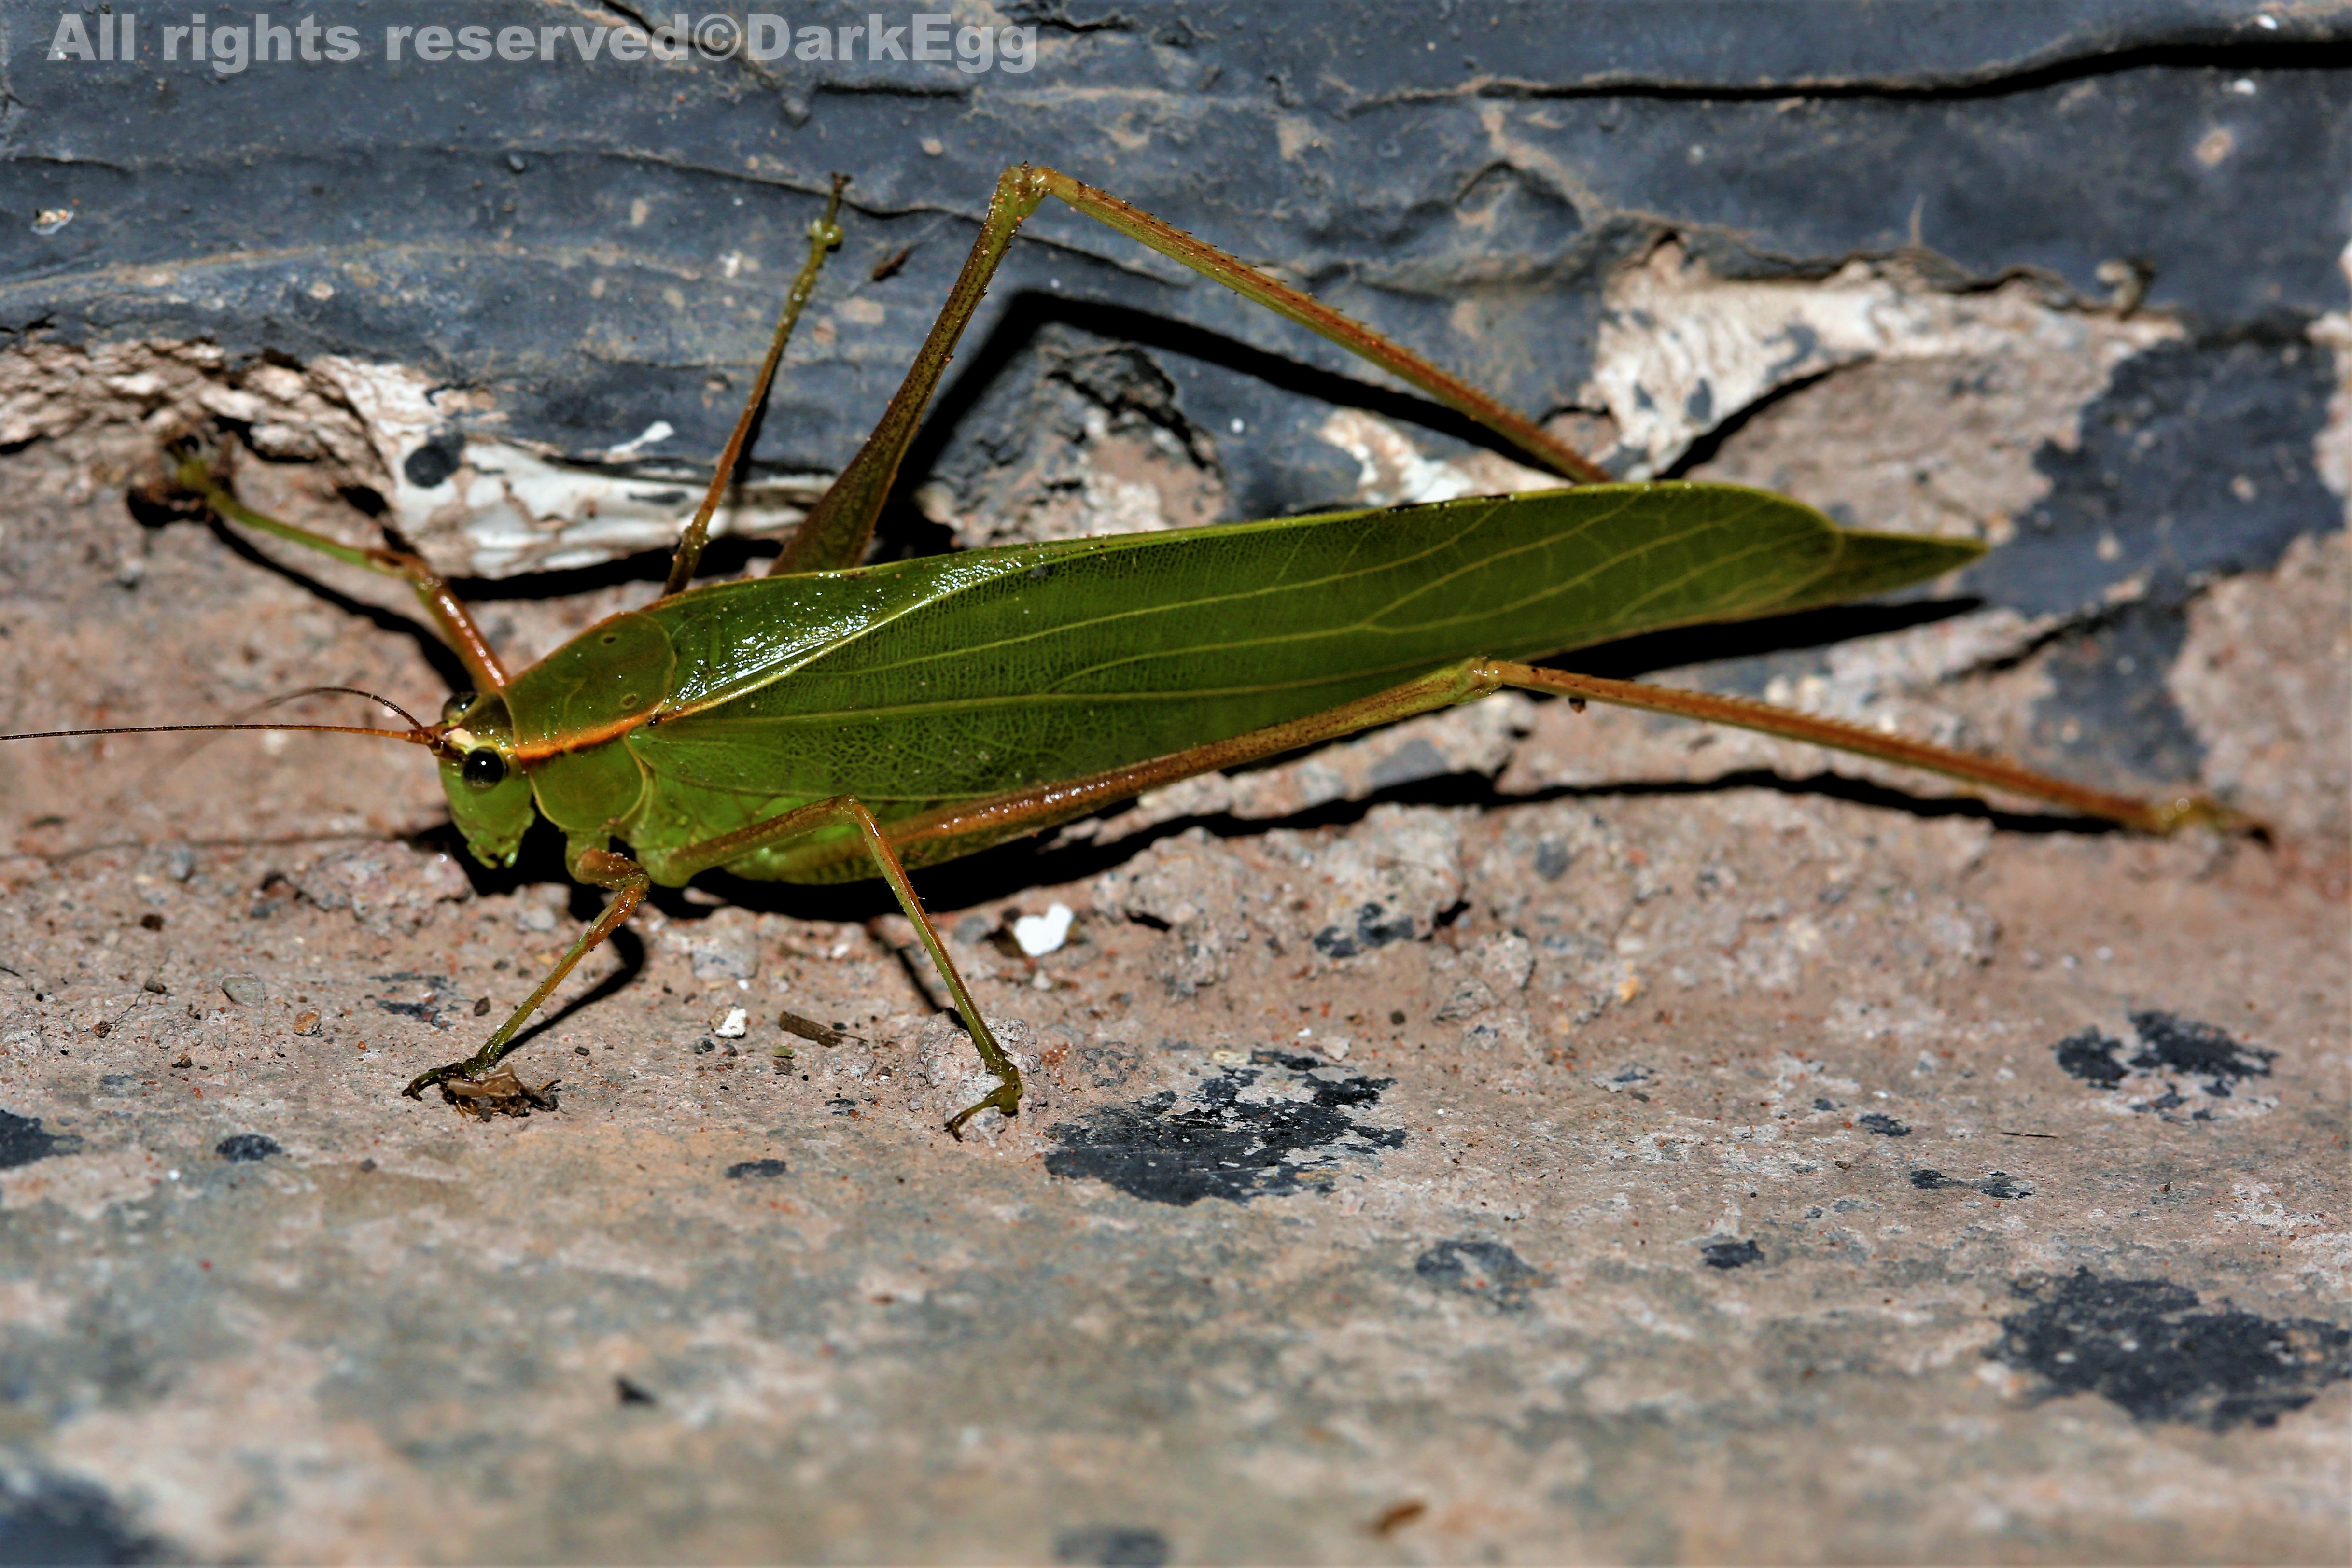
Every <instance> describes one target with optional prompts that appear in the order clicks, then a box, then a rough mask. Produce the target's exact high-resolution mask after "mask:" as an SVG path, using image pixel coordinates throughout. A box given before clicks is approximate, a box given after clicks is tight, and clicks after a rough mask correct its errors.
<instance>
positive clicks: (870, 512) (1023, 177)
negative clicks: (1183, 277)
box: [772, 163, 1609, 574]
mask: <svg viewBox="0 0 2352 1568" xmlns="http://www.w3.org/2000/svg"><path fill="white" fill-rule="evenodd" d="M1047 196H1054V197H1056V198H1058V199H1060V200H1061V201H1063V202H1066V203H1067V204H1068V205H1070V206H1072V207H1074V208H1076V210H1077V211H1079V212H1081V213H1084V214H1085V215H1086V216H1088V217H1090V218H1093V219H1095V220H1096V221H1097V222H1099V223H1103V224H1107V225H1108V226H1110V227H1112V228H1115V229H1118V231H1119V232H1120V233H1122V234H1125V235H1127V236H1129V237H1131V238H1134V239H1137V240H1140V241H1141V242H1142V243H1143V244H1145V245H1148V246H1150V247H1151V248H1152V249H1154V250H1156V251H1158V252H1160V254H1161V255H1162V256H1165V257H1168V258H1171V260H1175V261H1180V262H1181V263H1183V264H1184V265H1185V266H1186V267H1189V268H1192V270H1193V271H1195V272H1198V273H1200V274H1202V276H1203V277H1206V278H1210V279H1214V280H1215V281H1217V282H1219V283H1222V284H1223V285H1224V286H1225V287H1226V288H1228V289H1233V290H1234V292H1235V293H1237V294H1239V295H1241V296H1242V297H1243V298H1244V299H1245V300H1255V302H1257V303H1258V304H1261V305H1264V306H1265V307H1266V308H1267V309H1268V310H1274V311H1276V313H1278V314H1280V315H1283V316H1285V317H1287V318H1288V319H1289V320H1291V321H1296V322H1297V323H1298V324H1299V325H1300V326H1303V327H1305V328H1307V330H1308V331H1313V332H1316V333H1318V334H1320V335H1321V336H1323V337H1325V338H1328V339H1329V340H1330V341H1331V342H1335V343H1338V344H1339V346H1340V347H1341V348H1344V349H1346V350H1348V351H1349V353H1355V354H1360V355H1361V356H1362V357H1363V358H1365V359H1367V360H1370V362H1371V363H1374V364H1376V365H1378V366H1380V367H1381V369H1382V370H1385V371H1387V372H1389V373H1390V374H1393V375H1395V376H1397V377H1398V378H1399V379H1400V380H1402V381H1404V382H1405V383H1407V384H1410V385H1412V386H1416V387H1419V388H1420V389H1421V390H1422V391H1423V392H1425V393H1427V394H1428V395H1430V396H1432V397H1433V398H1435V399H1436V400H1437V401H1438V402H1440V403H1442V404H1444V405H1445V406H1447V407H1448V408H1451V409H1453V410H1454V411H1455V412H1456V413H1458V414H1461V415H1463V416H1466V417H1468V418H1470V419H1474V420H1475V421H1476V422H1477V423H1479V424H1480V425H1483V426H1486V428H1487V429H1489V430H1492V431H1494V432H1495V433H1496V435H1498V436H1500V437H1503V438H1504V439H1505V440H1507V441H1508V442H1509V443H1510V444H1511V445H1512V446H1514V447H1517V448H1518V449H1519V451H1520V452H1521V453H1523V454H1525V455H1526V456H1527V457H1528V458H1529V459H1530V460H1531V461H1533V462H1534V463H1536V464H1537V465H1538V466H1539V467H1542V468H1548V469H1549V470H1551V471H1552V472H1554V473H1557V474H1559V475H1561V476H1563V477H1565V478H1567V479H1573V480H1578V481H1582V482H1594V481H1598V480H1601V479H1607V478H1608V477H1609V476H1608V475H1607V473H1605V472H1604V471H1602V470H1601V468H1599V467H1598V466H1597V465H1595V464H1594V463H1593V462H1592V461H1591V459H1589V458H1585V457H1584V456H1583V455H1581V454H1580V453H1579V452H1577V451H1576V450H1575V449H1574V448H1572V447H1569V446H1568V445H1566V444H1565V443H1563V442H1561V441H1559V440H1558V439H1556V438H1555V437H1552V436H1550V435H1548V434H1547V433H1545V431H1544V430H1543V429H1542V428H1541V427H1540V426H1537V425H1536V424H1535V423H1533V422H1532V421H1530V420H1528V418H1526V417H1525V416H1522V415H1520V414H1517V413H1516V412H1514V411H1513V410H1511V409H1509V408H1507V407H1505V406H1504V405H1502V404H1500V403H1498V402H1496V400H1495V399H1494V398H1492V397H1490V396H1488V395H1486V393H1484V392H1481V391H1479V390H1478V389H1477V388H1476V387H1475V386H1472V385H1471V384H1469V383H1468V382H1465V381H1463V380H1462V379H1460V378H1459V377H1457V376H1454V375H1451V374H1447V373H1446V372H1444V371H1443V370H1440V369H1439V368H1438V367H1437V366H1435V365H1433V364H1432V363H1429V362H1428V361H1427V360H1425V359H1423V358H1422V357H1421V356H1420V355H1419V354H1416V353H1412V351H1411V350H1409V349H1406V348H1405V347H1403V346H1402V344H1399V343H1396V342H1391V340H1389V339H1388V338H1386V337H1383V336H1381V334H1380V333H1379V332H1376V331H1372V330H1371V329H1370V327H1367V326H1364V325H1362V324H1361V323H1360V322H1357V321H1350V320H1349V318H1347V317H1346V316H1343V315H1341V314H1340V313H1339V311H1337V310H1332V309H1331V308H1330V307H1329V306H1328V305H1325V304H1322V303H1320V302H1318V300H1315V299H1314V298H1313V297H1311V296H1309V295H1307V294H1304V293H1301V292H1300V291H1299V290H1297V289H1293V288H1291V287H1290V286H1289V285H1288V284H1286V283H1278V282H1276V281H1275V280H1274V279H1271V278H1268V277H1266V276H1265V274H1264V273H1262V272H1259V271H1256V270H1255V268H1250V267H1248V266H1247V265H1245V264H1244V263H1243V262H1242V261H1240V260H1239V259H1237V258H1234V257H1232V256H1229V255H1227V254H1226V253H1225V252H1223V251H1222V250H1219V249H1217V248H1216V247H1214V246H1212V245H1205V244H1203V243H1202V242H1201V241H1200V240H1197V239H1195V238H1193V237H1192V236H1191V235H1189V234H1186V233H1185V232H1184V231H1183V230H1181V229H1179V228H1176V227H1174V226H1171V225H1169V224H1166V223H1163V222H1161V221H1160V219H1158V218H1156V217H1153V216H1151V215H1150V213H1147V212H1144V211H1143V210H1141V209H1140V208H1138V207H1133V206H1130V205H1128V204H1127V203H1125V202H1123V201H1120V200H1119V199H1118V197H1116V196H1113V195H1109V194H1108V193H1107V192H1103V191H1098V190H1097V189H1095V188H1094V187H1093V186H1091V185H1088V184H1085V183H1084V182H1083V181H1080V180H1075V179H1072V178H1071V177H1070V176H1069V175H1067V174H1062V173H1060V172H1059V171H1057V170H1054V169H1045V168H1033V167H1031V166H1030V165H1028V164H1026V163H1024V164H1019V165H1017V166H1015V167H1013V168H1010V169H1007V170H1005V171H1004V174H1003V176H1002V177H1001V178H999V179H998V181H997V182H996V191H995V194H994V195H992V196H991V197H990V199H989V204H988V216H987V217H986V218H985V219H983V220H982V223H981V226H980V236H979V237H978V238H977V239H975V240H973V241H972V247H971V255H970V256H968V257H967V258H964V264H963V270H962V271H961V272H960V273H958V274H957V276H956V280H955V285H954V287H953V288H951V289H949V290H948V298H947V302H946V304H945V305H943V306H942V307H941V308H940V314H939V318H938V320H936V321H933V322H932V323H931V330H930V333H929V336H928V337H926V338H925V339H924V340H923V346H922V347H921V349H919V351H917V353H916V354H915V363H914V365H913V366H912V368H910V369H909V370H908V372H907V379H906V380H905V381H904V382H903V383H901V384H900V385H899V387H898V394H897V395H895V396H893V397H892V398H891V399H890V404H889V406H888V407H887V408H885V409H884V410H883V411H882V417H881V420H880V421H879V422H878V423H877V425H876V426H874V432H873V434H872V435H870V436H868V437H866V445H865V446H863V447H859V448H858V451H857V455H856V457H855V458H851V459H850V461H849V466H848V467H847V468H844V469H842V471H841V475H840V477H839V478H837V479H835V480H834V482H833V487H832V488H831V489H828V490H826V491H825V493H824V498H823V499H822V500H819V501H818V502H817V503H816V505H815V506H814V508H812V509H811V510H810V511H809V515H808V518H807V521H804V522H803V523H802V524H801V526H800V529H799V531H797V532H795V533H794V534H793V537H792V539H791V540H790V541H789V542H787V543H786V544H785V546H784V551H783V553H782V555H781V556H780V557H778V559H777V561H776V564H775V566H774V567H773V568H772V570H773V571H774V572H775V573H776V574H786V573H793V572H818V571H826V570H835V569H839V568H842V567H848V566H855V565H856V564H857V563H858V562H859V560H860V559H862V558H863V557H864V555H865V553H866V542H868V541H869V540H870V539H872V537H873V535H874V521H875V519H876V518H877V517H878V516H880V515H881V511H882V504H883V502H884V501H886V500H888V499H889V494H890V487H891V485H892V484H893V482H895V481H896V479H898V465H899V463H900V462H901V461H902V460H903V459H904V458H905V457H906V455H907V447H908V444H909V443H911V442H912V441H913V440H914V437H915V430H916V426H918V425H919V423H920V421H921V419H922V415H923V409H924V407H925V405H927V404H929V401H930V396H931V393H932V390H933V389H934V388H935V387H937V386H938V384H939V380H940V376H941V375H942V374H944V373H945V372H946V370H947V366H948V362H949V361H950V359H952V358H954V357H955V347H956V343H957V342H958V340H959V339H961V337H962V335H963V330H964V328H965V326H966V325H967V324H968V323H969V322H970V321H971V316H972V312H973V311H974V310H978V309H979V308H980V302H981V300H982V299H983V298H985V297H986V295H987V293H988V283H989V279H991V278H992V277H994V276H995V273H996V268H997V267H998V265H999V264H1000V263H1002V262H1003V259H1004V253H1005V251H1006V249H1007V248H1009V247H1011V245H1012V243H1013V235H1014V233H1015V232H1016V231H1018V230H1019V228H1020V227H1021V225H1022V222H1023V220H1024V219H1025V218H1027V217H1028V216H1029V215H1030V214H1031V213H1034V212H1035V211H1036V210H1037V207H1038V205H1039V204H1040V203H1042V202H1043V201H1045V198H1046V197H1047Z"/></svg>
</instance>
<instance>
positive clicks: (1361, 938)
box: [1315, 904, 1413, 958]
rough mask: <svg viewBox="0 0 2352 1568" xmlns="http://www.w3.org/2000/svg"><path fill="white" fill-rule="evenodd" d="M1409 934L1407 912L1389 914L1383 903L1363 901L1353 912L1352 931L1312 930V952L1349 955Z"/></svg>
mask: <svg viewBox="0 0 2352 1568" xmlns="http://www.w3.org/2000/svg"><path fill="white" fill-rule="evenodd" d="M1412 934H1413V921H1412V916H1411V915H1392V914H1391V913H1390V912H1389V910H1388V907H1387V906H1386V905H1384V904H1366V905H1365V906H1364V907H1363V908H1361V909H1360V910H1357V911H1356V923H1355V927H1354V929H1353V930H1343V929H1342V928H1340V927H1339V926H1335V925H1331V926H1325V927H1324V928H1323V929H1322V930H1321V931H1317V932H1316V933H1315V951H1316V952H1320V953H1322V954H1323V955H1324V956H1325V957H1327V958H1353V957H1355V956H1356V954H1358V953H1360V952H1364V951H1366V950H1367V949H1369V948H1375V947H1386V946H1387V945H1388V944H1389V943H1391V942H1405V941H1408V940H1410V939H1411V938H1412Z"/></svg>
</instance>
